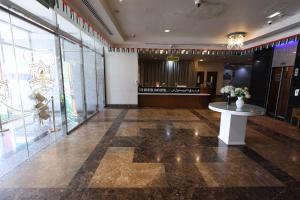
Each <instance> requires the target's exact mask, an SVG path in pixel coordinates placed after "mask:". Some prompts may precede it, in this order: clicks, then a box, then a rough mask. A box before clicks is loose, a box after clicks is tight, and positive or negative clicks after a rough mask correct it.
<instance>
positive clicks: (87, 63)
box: [83, 47, 98, 117]
mask: <svg viewBox="0 0 300 200" xmlns="http://www.w3.org/2000/svg"><path fill="white" fill-rule="evenodd" d="M95 59H96V58H95V52H94V51H92V50H90V49H88V48H86V47H84V48H83V60H84V63H83V66H84V67H83V69H84V80H85V99H86V109H87V116H88V117H89V116H91V115H92V114H94V113H95V112H96V111H97V101H98V99H97V86H96V66H95V64H96V63H95Z"/></svg>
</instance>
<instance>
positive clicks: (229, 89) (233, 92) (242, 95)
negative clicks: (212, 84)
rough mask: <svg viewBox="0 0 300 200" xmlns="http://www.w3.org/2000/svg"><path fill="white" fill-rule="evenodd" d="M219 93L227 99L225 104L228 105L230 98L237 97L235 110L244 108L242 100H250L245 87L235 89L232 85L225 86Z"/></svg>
mask: <svg viewBox="0 0 300 200" xmlns="http://www.w3.org/2000/svg"><path fill="white" fill-rule="evenodd" d="M220 92H221V93H222V94H224V95H225V96H226V97H227V104H228V105H230V103H231V102H230V101H231V100H230V99H231V98H232V97H237V98H238V99H237V101H236V102H235V103H236V107H237V109H241V108H242V107H243V106H244V104H245V102H244V100H245V99H250V98H251V95H250V93H249V90H248V88H247V87H244V88H240V87H239V88H235V87H233V86H232V85H227V86H225V87H223V88H221V91H220Z"/></svg>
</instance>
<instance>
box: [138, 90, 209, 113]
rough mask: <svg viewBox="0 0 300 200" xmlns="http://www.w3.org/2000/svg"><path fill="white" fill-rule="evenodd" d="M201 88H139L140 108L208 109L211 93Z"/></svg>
mask: <svg viewBox="0 0 300 200" xmlns="http://www.w3.org/2000/svg"><path fill="white" fill-rule="evenodd" d="M200 91H201V90H200V88H180V87H139V93H138V104H139V106H140V107H167V108H207V107H208V104H209V102H210V100H211V95H210V94H209V93H201V92H200Z"/></svg>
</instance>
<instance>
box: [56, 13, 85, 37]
mask: <svg viewBox="0 0 300 200" xmlns="http://www.w3.org/2000/svg"><path fill="white" fill-rule="evenodd" d="M57 23H58V25H59V28H60V29H61V30H63V31H64V32H66V33H69V34H70V35H72V36H74V37H75V38H77V39H79V40H80V30H79V28H78V27H76V26H75V25H74V24H72V23H71V22H69V21H68V20H66V19H65V18H63V17H62V16H60V15H59V14H57Z"/></svg>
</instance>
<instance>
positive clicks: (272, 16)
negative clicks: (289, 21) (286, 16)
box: [267, 12, 281, 19]
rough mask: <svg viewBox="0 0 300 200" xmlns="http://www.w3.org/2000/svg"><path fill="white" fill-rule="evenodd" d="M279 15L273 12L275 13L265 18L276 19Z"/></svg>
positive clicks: (279, 13)
mask: <svg viewBox="0 0 300 200" xmlns="http://www.w3.org/2000/svg"><path fill="white" fill-rule="evenodd" d="M279 15H281V12H275V13H273V14H271V15H269V16H268V17H267V18H269V19H272V18H274V17H277V16H279Z"/></svg>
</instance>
